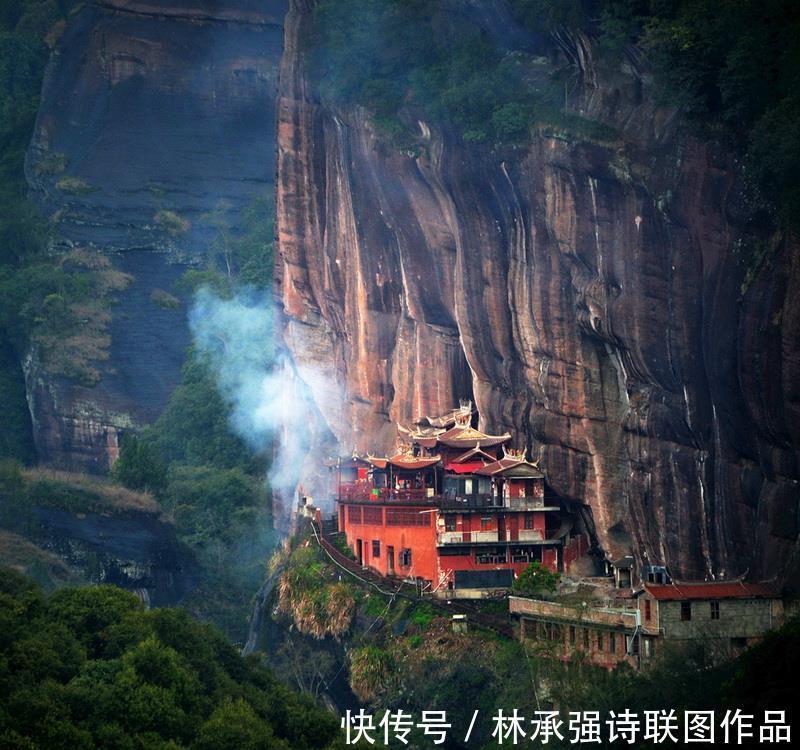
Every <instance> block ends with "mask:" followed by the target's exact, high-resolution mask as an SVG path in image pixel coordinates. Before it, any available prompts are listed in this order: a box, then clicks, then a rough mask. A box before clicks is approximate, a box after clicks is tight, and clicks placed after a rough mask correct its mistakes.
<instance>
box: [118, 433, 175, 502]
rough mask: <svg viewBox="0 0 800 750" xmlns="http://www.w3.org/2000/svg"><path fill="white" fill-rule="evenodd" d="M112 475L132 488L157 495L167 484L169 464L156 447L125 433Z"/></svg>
mask: <svg viewBox="0 0 800 750" xmlns="http://www.w3.org/2000/svg"><path fill="white" fill-rule="evenodd" d="M111 473H112V476H113V477H114V479H116V480H117V481H118V482H120V483H121V484H123V485H125V486H126V487H128V488H130V489H132V490H144V491H148V492H153V493H155V494H156V495H158V494H160V493H161V492H163V491H164V489H165V488H166V486H167V466H166V464H165V463H164V461H163V460H162V458H161V456H160V454H159V452H158V450H157V449H156V447H155V446H154V445H153V444H152V443H149V442H146V441H144V440H140V439H139V438H138V437H136V436H135V435H125V436H124V437H123V438H122V442H121V444H120V449H119V457H118V458H117V460H116V462H115V463H114V468H113V469H112V472H111Z"/></svg>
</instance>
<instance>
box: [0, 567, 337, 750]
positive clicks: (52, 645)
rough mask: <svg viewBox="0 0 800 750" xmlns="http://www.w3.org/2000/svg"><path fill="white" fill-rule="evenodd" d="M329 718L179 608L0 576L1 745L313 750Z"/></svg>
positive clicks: (330, 734) (112, 591) (330, 724)
mask: <svg viewBox="0 0 800 750" xmlns="http://www.w3.org/2000/svg"><path fill="white" fill-rule="evenodd" d="M342 744H343V743H342V741H341V739H340V732H339V729H338V722H337V720H336V719H335V718H334V717H333V716H332V715H330V714H329V713H327V712H325V711H323V710H321V709H320V708H318V707H316V706H315V705H314V703H313V701H312V700H311V699H309V698H306V697H302V696H299V695H297V694H295V693H292V692H291V691H289V690H288V689H287V688H285V687H283V686H282V685H281V684H280V683H278V682H277V681H276V679H275V678H274V677H273V676H272V674H271V673H270V672H269V671H268V670H266V669H265V668H263V667H261V666H258V664H257V662H256V661H255V660H245V659H242V658H241V657H240V656H239V655H238V653H237V652H236V651H235V650H234V648H233V647H232V646H231V645H230V644H229V643H228V642H227V641H226V639H225V638H224V637H223V636H222V634H221V633H220V632H219V631H217V630H216V629H215V628H213V627H211V626H208V625H201V624H199V623H197V622H195V621H194V620H192V619H191V618H190V617H189V616H188V615H187V614H186V613H185V612H183V611H181V610H171V609H160V610H154V611H151V612H145V611H144V609H143V607H142V605H141V603H140V602H139V601H138V600H137V598H136V597H135V596H134V595H133V594H130V593H128V592H125V591H122V590H121V589H117V588H114V587H111V586H97V587H93V588H75V589H62V590H61V591H58V592H56V593H55V594H53V595H51V596H50V597H49V598H45V597H44V596H43V595H42V593H41V591H39V590H38V589H37V588H36V587H35V586H34V585H32V584H31V583H30V582H28V581H27V580H26V579H24V578H22V577H20V576H19V575H17V574H15V573H14V572H13V571H10V570H7V569H4V570H2V571H0V746H2V747H4V748H16V749H18V750H32V749H33V748H35V747H48V748H64V749H65V750H79V749H81V748H92V747H105V748H116V749H118V750H129V749H130V750H133V749H134V748H139V749H141V748H149V749H151V750H156V749H157V748H158V749H160V750H178V748H182V747H186V748H192V749H193V750H231V749H232V748H237V750H289V748H291V749H292V750H312V749H313V750H317V749H319V748H324V747H339V746H342Z"/></svg>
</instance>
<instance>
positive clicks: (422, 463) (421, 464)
mask: <svg viewBox="0 0 800 750" xmlns="http://www.w3.org/2000/svg"><path fill="white" fill-rule="evenodd" d="M441 460H442V457H441V456H415V455H413V454H411V453H405V452H402V453H397V454H396V455H394V456H392V457H391V458H390V459H388V463H390V464H391V465H392V466H394V467H395V468H397V469H410V470H419V469H427V468H429V467H431V466H435V465H436V464H438V463H439V462H440V461H441Z"/></svg>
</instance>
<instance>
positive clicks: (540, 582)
mask: <svg viewBox="0 0 800 750" xmlns="http://www.w3.org/2000/svg"><path fill="white" fill-rule="evenodd" d="M559 580H561V574H560V573H553V572H552V571H551V570H550V569H549V568H547V567H545V566H544V565H542V564H541V563H540V562H539V561H538V560H534V562H532V563H531V564H530V565H528V567H527V568H525V570H523V571H522V573H520V574H519V576H518V577H517V579H516V580H515V581H514V585H513V586H512V591H514V592H515V593H517V594H524V595H525V596H535V595H536V594H541V593H544V592H553V591H555V590H556V587H557V586H558V582H559Z"/></svg>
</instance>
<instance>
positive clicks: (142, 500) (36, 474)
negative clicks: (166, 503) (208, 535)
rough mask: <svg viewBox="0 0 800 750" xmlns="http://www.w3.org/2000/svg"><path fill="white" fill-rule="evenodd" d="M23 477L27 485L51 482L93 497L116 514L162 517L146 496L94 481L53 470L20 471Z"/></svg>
mask: <svg viewBox="0 0 800 750" xmlns="http://www.w3.org/2000/svg"><path fill="white" fill-rule="evenodd" d="M22 476H23V477H24V478H25V480H26V481H27V482H29V483H34V484H35V483H37V482H50V483H57V484H61V485H66V486H67V487H70V488H72V489H76V490H79V491H81V492H85V493H88V494H90V495H93V496H95V497H96V498H98V499H99V500H100V501H101V502H100V503H99V506H100V507H108V508H114V509H116V510H134V511H139V512H142V513H154V514H160V513H161V506H160V505H159V504H158V502H157V501H156V499H155V498H154V497H153V496H152V495H151V494H150V493H149V492H137V491H135V490H129V489H128V488H127V487H121V486H120V485H118V484H112V483H111V482H109V481H107V480H104V479H101V478H99V477H93V476H90V475H88V474H78V473H73V472H68V471H56V470H55V469H45V468H40V467H37V468H33V469H23V471H22Z"/></svg>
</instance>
